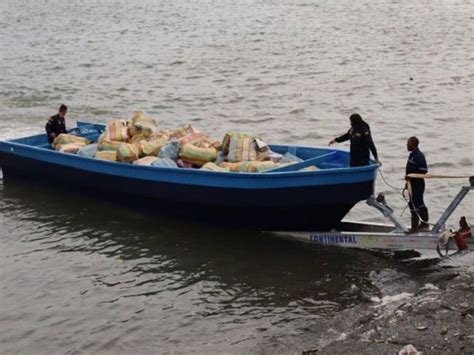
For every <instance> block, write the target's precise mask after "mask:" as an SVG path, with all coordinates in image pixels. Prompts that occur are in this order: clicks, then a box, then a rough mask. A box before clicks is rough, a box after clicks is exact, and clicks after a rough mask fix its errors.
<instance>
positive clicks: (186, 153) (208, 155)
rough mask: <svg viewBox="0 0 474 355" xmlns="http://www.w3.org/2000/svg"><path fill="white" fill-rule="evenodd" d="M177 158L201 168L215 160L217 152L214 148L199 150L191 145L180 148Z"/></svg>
mask: <svg viewBox="0 0 474 355" xmlns="http://www.w3.org/2000/svg"><path fill="white" fill-rule="evenodd" d="M179 157H180V158H181V160H182V161H184V162H186V163H191V164H194V165H198V166H202V165H204V164H206V163H208V162H211V161H214V160H216V158H217V150H216V149H215V148H199V147H196V146H195V145H192V144H191V143H188V144H185V145H184V146H182V147H181V150H180V152H179Z"/></svg>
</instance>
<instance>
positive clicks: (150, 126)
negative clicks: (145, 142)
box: [128, 111, 158, 141]
mask: <svg viewBox="0 0 474 355" xmlns="http://www.w3.org/2000/svg"><path fill="white" fill-rule="evenodd" d="M157 131H158V122H157V121H155V120H154V119H153V118H150V117H147V116H145V115H144V114H143V113H142V112H141V111H135V113H134V115H133V118H132V120H131V122H130V124H129V128H128V134H129V135H130V137H131V138H132V139H133V140H134V141H138V140H141V139H146V138H149V137H150V136H151V135H152V134H153V133H155V132H157Z"/></svg>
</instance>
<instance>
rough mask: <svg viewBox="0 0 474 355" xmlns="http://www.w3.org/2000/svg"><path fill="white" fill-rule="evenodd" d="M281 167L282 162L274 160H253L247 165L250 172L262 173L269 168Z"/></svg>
mask: <svg viewBox="0 0 474 355" xmlns="http://www.w3.org/2000/svg"><path fill="white" fill-rule="evenodd" d="M278 167H280V164H277V163H274V162H272V161H251V162H249V163H248V165H247V167H246V168H247V172H249V173H262V172H264V171H267V170H271V169H276V168H278Z"/></svg>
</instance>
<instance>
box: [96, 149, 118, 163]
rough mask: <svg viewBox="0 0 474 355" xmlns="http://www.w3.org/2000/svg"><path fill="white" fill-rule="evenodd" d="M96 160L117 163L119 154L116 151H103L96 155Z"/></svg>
mask: <svg viewBox="0 0 474 355" xmlns="http://www.w3.org/2000/svg"><path fill="white" fill-rule="evenodd" d="M95 158H96V159H100V160H109V161H117V152H116V151H115V150H102V151H98V152H97V153H95Z"/></svg>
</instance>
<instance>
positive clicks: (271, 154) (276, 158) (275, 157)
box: [268, 150, 283, 163]
mask: <svg viewBox="0 0 474 355" xmlns="http://www.w3.org/2000/svg"><path fill="white" fill-rule="evenodd" d="M268 158H270V160H271V161H272V162H274V163H279V162H280V161H281V160H282V159H283V154H280V153H276V152H274V151H272V150H270V151H269V152H268Z"/></svg>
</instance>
